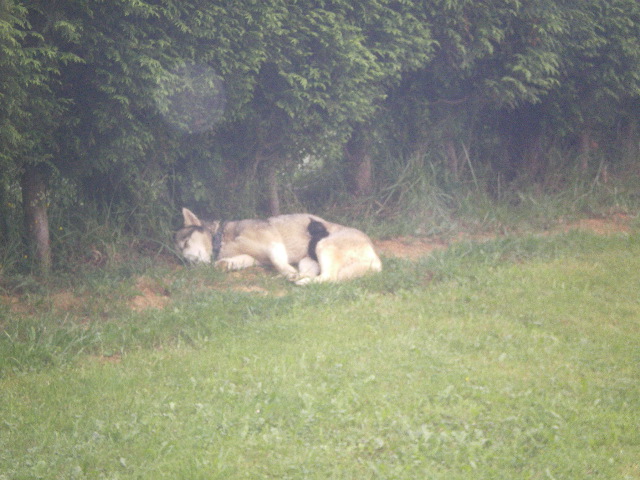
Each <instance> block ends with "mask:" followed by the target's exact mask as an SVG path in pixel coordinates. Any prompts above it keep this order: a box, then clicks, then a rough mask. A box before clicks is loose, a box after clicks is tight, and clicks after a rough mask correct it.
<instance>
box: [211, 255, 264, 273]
mask: <svg viewBox="0 0 640 480" xmlns="http://www.w3.org/2000/svg"><path fill="white" fill-rule="evenodd" d="M255 264H256V259H255V258H253V257H251V256H249V255H237V256H235V257H229V258H221V259H220V260H218V261H217V262H216V267H218V268H221V269H222V270H227V271H230V270H241V269H243V268H249V267H252V266H254V265H255Z"/></svg>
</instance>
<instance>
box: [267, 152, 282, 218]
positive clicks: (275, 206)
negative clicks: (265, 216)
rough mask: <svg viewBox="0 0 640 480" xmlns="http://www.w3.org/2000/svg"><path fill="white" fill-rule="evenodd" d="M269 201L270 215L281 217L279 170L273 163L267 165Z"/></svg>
mask: <svg viewBox="0 0 640 480" xmlns="http://www.w3.org/2000/svg"><path fill="white" fill-rule="evenodd" d="M267 201H268V205H269V214H270V215H280V197H279V195H278V169H277V168H276V167H275V166H274V165H272V164H271V163H270V164H269V165H267Z"/></svg>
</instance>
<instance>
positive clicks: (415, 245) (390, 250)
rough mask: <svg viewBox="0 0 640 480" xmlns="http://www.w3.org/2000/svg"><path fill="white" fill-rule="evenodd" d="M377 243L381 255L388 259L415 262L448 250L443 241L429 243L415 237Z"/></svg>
mask: <svg viewBox="0 0 640 480" xmlns="http://www.w3.org/2000/svg"><path fill="white" fill-rule="evenodd" d="M374 243H375V247H376V250H377V251H378V253H379V254H381V255H384V256H386V257H399V258H409V259H411V260H415V259H417V258H420V257H424V256H426V255H429V254H430V253H431V252H433V251H434V250H442V249H445V248H447V246H448V244H447V243H446V242H443V241H429V240H427V239H421V238H413V237H399V238H394V239H390V240H378V241H376V242H374Z"/></svg>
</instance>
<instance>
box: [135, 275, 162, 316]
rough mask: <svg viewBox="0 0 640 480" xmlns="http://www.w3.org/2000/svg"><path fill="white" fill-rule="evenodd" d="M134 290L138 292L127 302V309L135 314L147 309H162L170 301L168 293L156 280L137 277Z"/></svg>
mask: <svg viewBox="0 0 640 480" xmlns="http://www.w3.org/2000/svg"><path fill="white" fill-rule="evenodd" d="M136 290H137V291H138V292H139V293H138V295H135V296H134V297H133V298H132V299H131V300H130V301H129V307H130V308H131V310H133V311H135V312H140V311H142V310H148V309H162V308H164V307H166V306H167V304H168V303H169V301H170V298H169V291H168V290H167V289H166V288H165V287H164V286H162V285H161V284H160V283H159V282H157V281H156V280H153V279H150V278H148V277H139V278H138V279H137V280H136Z"/></svg>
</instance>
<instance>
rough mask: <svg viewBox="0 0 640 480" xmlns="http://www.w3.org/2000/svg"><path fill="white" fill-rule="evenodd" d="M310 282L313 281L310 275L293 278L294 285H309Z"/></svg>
mask: <svg viewBox="0 0 640 480" xmlns="http://www.w3.org/2000/svg"><path fill="white" fill-rule="evenodd" d="M311 282H313V278H311V277H301V278H298V279H297V280H295V282H294V283H295V284H296V285H300V286H303V285H309V284H310V283H311Z"/></svg>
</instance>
